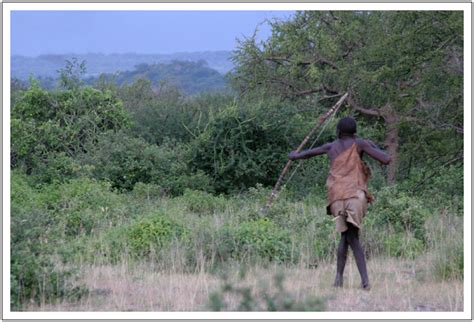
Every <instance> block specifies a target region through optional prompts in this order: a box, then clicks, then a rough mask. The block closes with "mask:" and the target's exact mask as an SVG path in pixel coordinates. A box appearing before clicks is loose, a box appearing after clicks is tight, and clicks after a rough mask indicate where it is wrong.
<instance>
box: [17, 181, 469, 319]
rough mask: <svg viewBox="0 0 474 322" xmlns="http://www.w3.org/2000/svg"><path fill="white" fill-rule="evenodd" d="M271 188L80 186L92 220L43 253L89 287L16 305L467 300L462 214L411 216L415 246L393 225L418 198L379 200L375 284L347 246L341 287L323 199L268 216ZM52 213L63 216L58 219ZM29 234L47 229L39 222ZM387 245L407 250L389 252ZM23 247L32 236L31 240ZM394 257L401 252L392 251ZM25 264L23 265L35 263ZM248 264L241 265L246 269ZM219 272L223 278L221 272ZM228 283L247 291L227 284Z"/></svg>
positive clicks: (444, 306) (329, 306)
mask: <svg viewBox="0 0 474 322" xmlns="http://www.w3.org/2000/svg"><path fill="white" fill-rule="evenodd" d="M75 184H76V185H79V187H78V188H81V189H82V190H86V191H88V189H89V188H88V186H91V187H92V188H94V187H96V184H95V183H89V182H82V181H78V182H76V183H75ZM82 186H85V187H83V188H82ZM68 187H69V186H68ZM72 187H74V186H72ZM66 188H67V187H66ZM81 189H79V190H81ZM75 190H77V189H74V191H73V192H74V194H75ZM82 190H81V191H82ZM89 190H90V189H89ZM267 190H268V189H267ZM267 190H265V189H261V188H257V189H251V190H250V191H249V192H248V193H246V194H243V195H235V196H231V197H229V196H227V197H223V196H220V197H216V196H212V195H208V194H204V193H199V192H193V191H187V192H186V194H185V195H184V196H181V197H176V198H169V197H165V196H154V197H150V196H148V195H147V196H146V197H143V196H142V197H140V196H137V195H135V194H134V193H132V194H118V193H113V192H110V193H109V192H107V193H102V194H100V193H96V194H94V195H93V196H95V199H94V200H93V201H94V203H92V202H90V201H88V200H84V201H82V199H81V198H84V197H83V196H82V195H80V194H78V196H77V197H75V198H77V199H78V202H79V203H78V204H79V205H82V204H81V202H83V203H84V205H87V206H81V208H78V209H77V212H78V213H81V214H82V213H85V211H87V212H88V213H90V214H91V216H89V217H87V218H86V219H87V220H89V222H88V223H89V225H90V226H91V227H93V229H91V231H90V232H88V233H84V232H80V230H79V233H78V235H76V236H74V235H65V236H66V237H67V238H66V239H64V240H63V239H62V238H60V237H62V236H63V234H58V236H59V237H57V236H56V239H52V241H54V242H55V243H56V244H55V245H52V246H51V247H50V248H49V249H50V251H51V253H45V254H44V256H45V258H46V259H49V260H50V262H51V263H52V264H54V263H56V262H62V265H64V267H65V268H71V269H72V271H74V272H77V274H75V276H76V277H77V278H78V279H77V280H75V281H70V283H76V285H77V286H83V287H84V288H83V289H84V290H87V292H84V294H82V296H81V297H79V298H75V299H74V300H75V301H72V300H71V299H68V298H66V297H56V298H53V297H47V296H46V295H47V294H46V295H45V296H44V297H42V298H41V301H36V302H32V301H26V302H23V303H22V306H21V307H20V308H19V309H20V310H28V311H46V310H51V311H127V310H130V311H209V310H211V309H212V308H213V306H212V303H211V302H212V301H211V299H216V294H217V295H218V299H219V300H220V301H221V302H223V303H225V309H226V310H239V309H242V308H243V307H244V308H248V309H249V310H250V309H251V310H261V309H264V308H265V305H264V303H263V302H264V301H265V299H267V300H268V296H270V298H271V299H272V301H273V300H275V301H274V302H275V303H277V304H278V301H280V302H281V303H283V304H282V305H280V306H277V307H276V309H278V310H283V309H285V307H286V306H285V305H286V304H285V301H286V300H288V301H290V302H291V301H293V303H296V304H298V305H296V304H295V305H294V306H292V309H298V308H301V307H302V308H305V309H309V310H312V309H313V308H314V310H319V309H324V310H326V311H430V310H434V311H460V310H462V309H463V256H462V254H463V252H462V250H463V249H462V245H463V243H462V241H463V234H462V216H459V215H457V214H456V213H453V212H452V211H449V210H448V209H441V210H437V211H432V212H430V213H429V214H428V215H427V216H428V217H427V219H426V220H425V221H423V222H421V223H420V222H412V221H409V222H408V221H407V222H408V223H409V224H410V225H407V227H408V228H410V229H411V228H412V227H415V228H416V229H417V230H416V231H415V232H417V231H421V232H422V233H423V234H422V238H423V239H420V240H418V242H417V244H416V245H421V246H422V247H423V248H414V247H412V246H411V245H412V244H410V243H411V241H412V240H413V235H414V233H413V232H412V231H409V230H407V231H405V230H398V231H395V229H400V228H397V226H394V225H393V222H394V223H397V221H396V220H397V217H396V216H395V215H396V214H397V213H398V212H399V211H405V212H406V211H411V209H415V208H416V207H415V206H417V204H415V201H416V200H414V199H413V198H411V199H410V198H409V197H404V198H405V199H404V200H405V201H406V205H407V206H405V203H399V204H397V205H394V206H393V205H390V204H388V205H385V206H384V207H385V208H383V207H380V206H379V207H378V208H377V206H376V207H375V208H373V209H374V210H372V211H371V212H369V213H368V215H367V218H366V219H365V221H364V227H363V232H362V234H361V239H362V242H363V244H364V247H365V249H366V252H367V256H368V270H369V277H370V280H371V284H372V287H373V288H372V290H371V291H370V292H365V291H362V290H360V289H359V284H360V278H359V274H358V271H357V268H356V266H355V263H354V260H353V258H352V256H351V255H350V257H349V260H348V265H347V268H346V274H345V287H344V288H343V289H334V288H333V287H332V282H333V279H334V274H335V250H336V248H337V244H338V241H339V236H338V234H337V233H336V232H335V229H334V223H333V221H332V220H331V218H330V217H329V216H327V215H326V214H325V211H324V200H323V199H321V198H320V197H318V196H314V198H313V197H311V198H306V199H303V200H302V201H292V200H291V199H290V198H287V197H285V195H284V193H283V194H281V195H280V198H279V199H278V200H277V201H276V202H275V205H274V207H273V208H272V210H271V212H269V218H267V219H262V218H261V217H260V215H259V209H260V207H261V206H262V205H263V204H264V202H265V199H266V197H267V196H268V191H267ZM67 191H69V190H67ZM71 193H72V192H71ZM74 196H75V195H74ZM39 197H44V196H43V195H39ZM39 197H38V198H39ZM99 197H100V198H99ZM68 199H70V198H69V197H68ZM38 204H42V203H40V202H38ZM382 205H383V204H382ZM388 207H398V208H393V209H392V208H388ZM403 207H405V208H403ZM31 208H34V207H33V206H32V207H31ZM82 208H84V209H85V210H82ZM399 208H400V209H399ZM68 209H69V208H68ZM385 209H389V210H390V209H392V213H393V214H394V217H393V218H392V217H387V216H386V215H385V213H384V211H385ZM406 209H408V210H406ZM20 210H22V211H23V212H20V214H26V215H31V216H33V215H34V214H35V213H33V212H30V210H29V208H26V207H25V209H23V208H20ZM43 211H44V214H45V215H49V216H51V218H53V219H55V218H58V219H57V220H60V223H61V222H62V220H63V218H64V216H62V214H63V213H62V212H61V211H63V210H62V208H59V209H58V210H48V209H46V208H45V209H44V210H43ZM57 213H59V214H61V216H56V217H55V216H54V215H56V214H57ZM65 214H67V213H66V212H65ZM417 214H419V212H414V215H417ZM26 215H25V216H26ZM79 218H81V219H84V217H81V216H80V217H79ZM407 218H408V219H410V216H409V214H407ZM66 219H67V218H66ZM55 220H56V219H55ZM27 223H28V222H27ZM414 225H416V226H414ZM28 227H29V226H28ZM19 228H21V227H18V229H19ZM19 231H20V232H23V231H25V230H24V229H21V230H19ZM33 232H35V233H37V234H40V237H41V236H43V235H41V234H43V232H42V231H37V230H34V231H33ZM46 235H47V234H46ZM47 236H48V237H49V235H47ZM145 237H146V238H145ZM394 237H396V238H394ZM388 238H392V239H394V241H393V242H392V240H391V239H390V241H391V243H390V244H389V243H387V240H388ZM21 240H24V239H21ZM21 240H20V241H21ZM404 243H405V244H404ZM420 243H422V244H420ZM388 244H389V245H390V246H391V247H392V246H393V245H402V246H403V247H401V248H400V249H396V250H397V252H391V251H389V250H390V249H387V246H386V245H388ZM28 246H30V245H29V244H25V249H28V248H26V247H28ZM134 246H135V248H134ZM277 246H278V247H277ZM421 246H420V247H421ZM137 247H138V248H137ZM137 249H138V250H139V251H137ZM398 250H400V251H398ZM393 254H398V255H397V256H399V257H390V256H389V255H392V256H393ZM277 255H278V256H277ZM20 259H21V258H20ZM19 263H20V264H21V265H23V266H19V267H20V268H23V267H25V266H26V264H27V263H28V262H26V264H24V263H23V262H19ZM35 263H36V262H35ZM20 264H19V265H20ZM37 265H43V264H42V262H38V263H37ZM56 266H57V265H56ZM38 267H40V266H38ZM40 268H42V266H41V267H40ZM244 270H245V272H246V274H245V276H244V277H241V276H242V272H243V271H244ZM278 274H283V275H282V276H284V285H283V286H282V290H284V292H281V293H285V297H284V298H278V296H277V295H275V294H277V293H278V292H280V291H281V290H280V291H279V289H278V287H277V286H278V285H275V276H277V275H278ZM222 275H226V276H227V277H228V278H227V279H222V277H221V276H222ZM226 284H228V285H231V286H232V289H233V290H242V292H240V293H239V292H224V291H223V289H225V285H226ZM247 291H248V294H247V293H245V292H247ZM268 292H270V293H268ZM272 292H273V293H272ZM269 294H270V295H269ZM274 295H275V296H274ZM245 296H246V297H247V300H248V301H247V302H249V301H250V300H249V299H252V301H254V303H251V304H249V303H247V304H246V305H244V306H242V301H243V300H245V299H242V297H245ZM314 297H317V299H320V300H321V305H320V306H319V304H318V305H314V306H311V305H310V304H308V303H312V302H311V299H312V298H314ZM259 301H260V302H259Z"/></svg>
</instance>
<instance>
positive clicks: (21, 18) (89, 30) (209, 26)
mask: <svg viewBox="0 0 474 322" xmlns="http://www.w3.org/2000/svg"><path fill="white" fill-rule="evenodd" d="M292 14H294V12H292V11H12V13H11V54H12V55H24V56H37V55H40V54H63V53H77V54H84V53H104V54H110V53H130V52H134V53H140V54H142V53H143V54H148V53H149V54H151V53H156V54H160V53H163V54H165V53H174V52H183V51H206V50H232V49H234V47H235V45H236V38H242V37H243V36H249V35H251V34H252V33H253V31H254V30H255V28H256V27H257V25H258V24H259V23H261V22H263V21H264V20H265V19H272V18H279V19H287V18H288V17H290V16H291V15H292ZM258 35H259V38H260V39H266V38H267V37H268V36H269V35H270V28H269V27H268V25H267V24H262V25H260V27H259V33H258Z"/></svg>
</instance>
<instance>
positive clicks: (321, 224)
mask: <svg viewBox="0 0 474 322" xmlns="http://www.w3.org/2000/svg"><path fill="white" fill-rule="evenodd" d="M315 225H316V230H315V235H314V236H313V238H314V242H313V251H314V256H316V258H317V260H318V261H320V260H331V259H333V258H334V255H335V254H336V251H337V245H338V243H339V241H338V235H339V234H338V233H337V232H336V226H335V223H334V221H333V220H332V219H331V217H329V216H325V217H324V218H323V219H322V220H318V222H316V223H315Z"/></svg>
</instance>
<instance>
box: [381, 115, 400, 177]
mask: <svg viewBox="0 0 474 322" xmlns="http://www.w3.org/2000/svg"><path fill="white" fill-rule="evenodd" d="M384 119H385V124H386V125H387V132H386V133H385V142H384V143H385V147H386V148H387V152H388V154H389V155H390V157H391V158H392V162H390V164H389V165H388V169H387V180H388V183H389V184H393V183H395V181H396V177H397V171H398V164H399V151H398V146H399V129H398V117H397V116H396V115H395V113H393V112H392V113H390V115H387V116H384Z"/></svg>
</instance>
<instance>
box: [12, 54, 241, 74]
mask: <svg viewBox="0 0 474 322" xmlns="http://www.w3.org/2000/svg"><path fill="white" fill-rule="evenodd" d="M230 57H231V52H230V51H204V52H183V53H174V54H135V53H129V54H60V55H58V54H51V55H40V56H37V57H27V56H18V55H14V56H12V57H11V76H12V78H18V79H20V80H26V79H28V78H29V76H30V75H33V76H35V77H56V76H57V70H58V69H60V68H62V67H64V65H65V62H66V60H71V59H72V58H76V59H77V60H78V61H83V60H85V61H86V68H87V70H86V75H85V76H86V77H95V76H99V75H100V74H102V73H115V72H118V71H127V70H133V69H134V68H135V66H137V65H140V64H149V65H152V64H160V63H171V62H172V61H176V60H180V61H193V62H198V61H201V60H204V61H206V62H207V64H208V66H209V67H210V68H212V69H215V70H216V71H218V72H219V73H221V74H225V73H227V72H228V71H230V70H231V69H232V62H231V61H230Z"/></svg>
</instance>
